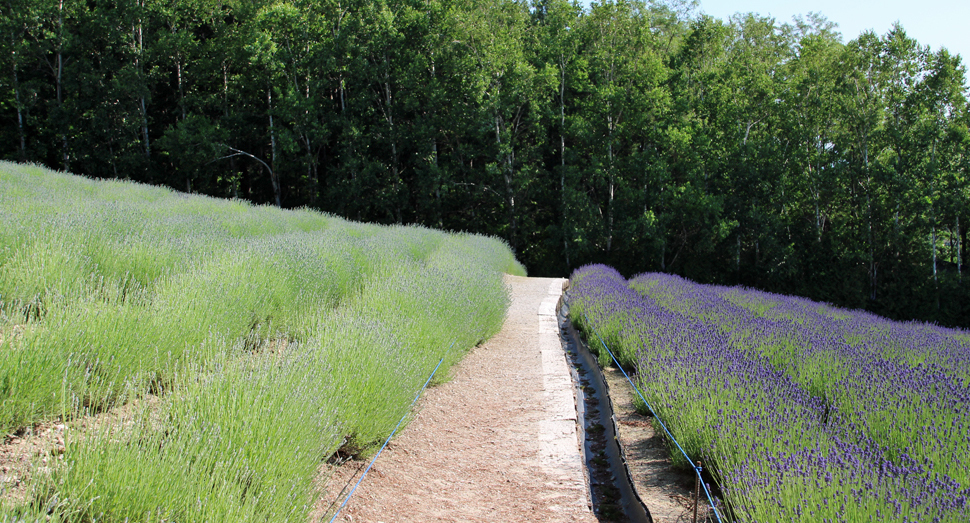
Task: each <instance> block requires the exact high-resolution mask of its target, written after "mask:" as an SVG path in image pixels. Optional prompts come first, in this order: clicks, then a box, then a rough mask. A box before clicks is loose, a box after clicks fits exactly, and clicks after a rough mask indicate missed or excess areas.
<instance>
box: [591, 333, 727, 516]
mask: <svg viewBox="0 0 970 523" xmlns="http://www.w3.org/2000/svg"><path fill="white" fill-rule="evenodd" d="M583 316H584V317H585V318H586V324H587V325H589V328H590V330H592V331H593V334H595V335H596V338H597V339H598V340H599V341H600V343H601V344H602V345H603V348H604V349H606V352H608V353H610V357H611V358H613V362H614V363H616V368H618V369H620V372H622V373H623V376H624V377H626V380H627V381H629V382H630V385H632V386H633V390H634V391H636V393H637V396H640V400H641V401H643V403H644V405H646V406H647V408H648V409H650V413H651V414H653V417H654V419H656V420H657V422H658V423H660V426H661V427H663V429H664V432H666V433H667V437H669V438H670V441H673V442H674V445H676V446H677V448H678V449H679V450H680V453H681V454H683V455H684V458H685V459H686V460H687V463H691V464H693V463H697V462H695V461H692V460H691V459H690V456H688V455H687V451H685V450H684V447H681V446H680V443H679V442H678V441H677V439H676V438H674V435H673V434H671V432H670V430H669V429H667V425H665V424H664V422H663V420H662V419H660V416H658V415H657V412H656V411H655V410H653V407H652V406H650V402H648V401H647V400H646V398H644V397H643V394H642V393H641V392H640V387H637V386H636V384H635V383H633V380H631V379H630V376H629V375H628V374H627V373H626V371H625V370H623V366H622V365H620V361H619V360H618V359H616V356H614V355H613V351H611V350H610V348H609V347H607V346H606V342H605V341H603V338H602V337H600V334H599V333H598V332H596V327H593V324H592V322H590V321H589V316H587V315H585V314H584V315H583ZM701 470H702V469H701V466H700V464H698V465H696V466H694V473H695V474H697V481H698V484H699V485H700V486H701V487H703V488H704V494H706V495H707V502H708V503H709V504H710V505H711V509H713V510H714V516H715V517H716V518H717V521H718V523H721V514H720V513H719V512H718V510H717V507H715V506H714V499H713V498H711V493H710V491H708V489H707V484H706V483H704V479H703V478H702V477H701Z"/></svg>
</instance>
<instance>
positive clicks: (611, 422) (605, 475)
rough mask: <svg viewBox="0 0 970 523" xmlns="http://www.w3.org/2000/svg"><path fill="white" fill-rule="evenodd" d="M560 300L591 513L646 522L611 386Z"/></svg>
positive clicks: (603, 517) (561, 331) (608, 518)
mask: <svg viewBox="0 0 970 523" xmlns="http://www.w3.org/2000/svg"><path fill="white" fill-rule="evenodd" d="M563 298H564V299H562V300H561V301H560V306H559V310H558V314H557V318H558V320H559V336H560V339H561V340H562V345H563V349H564V350H565V351H566V357H567V359H568V360H569V364H570V365H569V372H570V374H571V375H572V378H573V383H574V385H575V388H576V422H577V425H578V428H579V437H580V440H581V441H582V442H583V458H584V461H585V464H586V473H587V475H588V480H589V495H590V502H591V504H592V507H593V513H594V514H596V516H597V517H599V518H600V519H601V520H606V521H629V522H630V523H649V522H652V521H653V519H652V518H651V517H650V512H649V511H648V510H647V508H646V507H645V506H644V504H643V501H642V500H641V499H640V496H638V495H637V491H636V489H635V488H634V486H633V485H634V482H633V478H632V477H631V476H630V471H629V469H628V468H627V465H626V460H625V458H624V455H623V450H622V449H621V448H620V445H619V443H618V442H617V441H618V437H617V424H616V417H615V416H614V415H613V402H612V400H611V399H610V394H609V387H608V386H607V384H606V380H605V379H604V377H603V373H602V371H601V370H600V367H599V365H598V364H597V362H596V356H594V355H593V354H592V353H591V352H590V351H589V348H588V347H586V344H585V343H583V341H582V339H581V338H580V336H579V333H577V332H576V329H575V327H573V325H572V322H570V321H569V304H568V300H567V299H565V298H566V296H565V295H564V296H563Z"/></svg>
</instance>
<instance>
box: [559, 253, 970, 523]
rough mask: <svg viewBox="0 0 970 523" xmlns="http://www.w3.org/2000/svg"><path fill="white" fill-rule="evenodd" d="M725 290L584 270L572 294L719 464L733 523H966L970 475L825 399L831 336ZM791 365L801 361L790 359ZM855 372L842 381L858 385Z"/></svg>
mask: <svg viewBox="0 0 970 523" xmlns="http://www.w3.org/2000/svg"><path fill="white" fill-rule="evenodd" d="M630 283H632V284H633V285H632V287H634V288H636V289H638V290H639V291H640V292H637V290H634V288H631V284H630ZM727 291H728V290H727V289H723V288H713V287H705V286H698V285H695V284H692V283H690V282H687V281H685V280H679V279H673V278H670V277H666V276H661V275H646V276H642V277H640V278H637V279H636V280H635V281H634V282H627V281H626V280H625V279H624V278H623V277H622V276H620V275H619V274H618V273H616V271H614V270H612V269H610V268H608V267H605V266H587V267H583V268H581V269H580V270H578V271H576V273H574V274H573V283H572V291H571V294H572V299H573V301H572V311H573V315H574V320H576V322H577V323H578V324H580V326H581V327H583V328H585V329H587V330H589V329H596V330H597V332H599V333H600V334H601V335H603V336H604V337H605V338H606V339H607V343H608V344H610V346H611V348H614V349H616V350H617V352H618V353H619V354H620V359H621V361H622V362H623V364H624V365H625V366H631V367H636V370H637V371H638V373H637V377H638V381H639V384H640V386H641V387H642V389H643V391H644V393H645V395H646V397H647V400H648V401H649V402H650V403H651V405H652V407H653V408H654V410H655V411H656V413H657V414H658V416H660V417H661V418H662V419H664V420H665V422H666V423H668V425H669V426H670V427H671V429H672V431H673V432H674V434H675V437H676V438H677V439H678V441H679V442H680V443H681V445H683V446H684V447H685V448H686V449H687V451H688V453H689V454H691V457H692V458H693V459H703V460H704V461H705V462H707V463H708V465H709V466H711V467H713V469H714V473H715V478H716V480H717V481H718V483H720V484H721V486H722V488H723V495H724V501H725V502H726V504H727V509H728V511H729V513H730V514H732V515H733V517H734V518H735V519H737V520H739V521H780V520H786V521H787V520H792V521H802V520H803V521H818V520H826V519H828V520H832V521H867V520H872V521H932V520H940V521H966V520H967V514H968V512H967V494H968V492H967V490H966V488H965V487H964V486H963V485H965V482H964V481H962V480H960V479H954V477H953V476H954V475H953V474H947V473H946V472H943V473H941V472H940V471H939V467H937V466H936V462H935V461H934V460H933V459H930V458H928V457H927V456H925V455H920V454H919V453H916V452H914V451H913V450H912V449H911V448H906V447H900V446H893V445H887V444H886V442H884V441H881V440H880V439H879V438H878V437H876V436H874V434H878V433H879V431H874V430H872V427H870V426H869V424H870V421H869V419H868V418H865V417H860V416H858V412H846V411H844V410H842V409H840V408H833V403H832V399H831V398H830V397H829V396H827V395H826V394H824V393H820V392H823V391H824V390H825V388H824V387H825V385H827V384H828V383H829V382H826V381H824V380H821V381H819V379H818V378H819V376H820V375H821V374H822V373H821V371H820V370H818V369H816V370H815V371H811V369H813V368H815V367H819V368H825V365H823V363H825V362H826V360H825V358H826V357H828V356H833V354H831V351H829V350H828V349H827V347H829V345H831V343H830V341H831V340H832V339H834V337H833V336H832V335H831V333H828V332H825V331H818V330H816V331H810V330H798V329H794V328H793V327H792V325H793V324H798V323H799V322H800V321H804V317H799V319H796V320H791V321H788V322H786V321H783V320H784V318H778V317H767V315H765V314H758V313H757V312H755V311H752V309H751V308H749V307H745V306H742V305H739V303H737V300H735V301H732V300H729V299H725V298H724V297H723V293H724V292H727ZM801 305H802V307H801V308H800V309H799V310H801V311H803V312H805V311H810V310H811V304H810V303H809V304H801ZM806 315H807V312H806V313H805V314H803V315H802V316H806ZM789 319H791V318H789ZM786 329H787V330H788V331H792V332H793V333H794V334H792V335H788V334H785V333H784V332H782V331H783V330H786ZM810 335H811V336H810ZM820 340H822V341H825V342H826V343H828V344H829V345H826V344H825V343H822V341H820ZM862 345H863V344H861V343H857V344H855V345H850V344H847V343H843V345H842V346H841V349H842V350H843V352H846V351H849V349H851V350H855V351H857V352H858V351H859V350H862V349H860V348H859V347H860V346H862ZM806 348H808V349H806ZM802 349H804V350H803V351H802V352H798V351H799V350H802ZM849 352H851V351H849ZM852 354H854V353H852ZM833 357H834V356H833ZM838 357H845V356H844V355H842V354H839V355H838ZM792 359H794V360H798V363H800V364H801V365H796V364H792V363H789V364H784V362H785V361H790V360H792ZM834 361H836V363H837V360H834ZM883 361H888V360H887V359H885V358H883ZM833 365H834V364H833ZM836 366H837V365H836ZM798 369H802V370H804V372H802V373H798V372H793V371H795V370H798ZM892 370H894V371H899V370H900V369H899V368H894V369H892ZM810 371H811V372H810ZM854 372H855V369H848V370H845V369H843V372H842V373H841V374H834V376H838V378H839V379H841V380H842V381H848V380H852V379H858V378H859V375H858V373H854ZM894 376H897V377H898V376H899V373H898V372H897V373H896V374H894ZM826 379H827V377H826ZM833 379H834V378H833ZM854 390H855V392H856V393H857V394H859V395H862V394H864V393H866V391H867V389H865V388H863V387H857V388H856V389H854ZM858 401H859V404H862V403H864V401H865V396H860V397H859V398H858ZM893 419H895V418H893ZM941 430H942V429H941ZM924 439H926V438H924ZM923 445H924V447H925V446H927V445H928V443H927V442H925V441H924V442H923ZM963 455H966V452H965V451H964V452H963ZM673 458H674V460H675V462H682V461H683V458H681V457H679V456H677V455H674V456H673Z"/></svg>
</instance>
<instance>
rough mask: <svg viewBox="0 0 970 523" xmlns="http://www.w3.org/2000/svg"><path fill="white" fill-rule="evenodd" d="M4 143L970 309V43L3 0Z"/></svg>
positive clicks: (772, 280)
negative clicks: (961, 51) (968, 70)
mask: <svg viewBox="0 0 970 523" xmlns="http://www.w3.org/2000/svg"><path fill="white" fill-rule="evenodd" d="M0 13H2V14H0V63H2V69H0V158H3V159H8V160H15V161H21V162H35V163H38V164H43V165H46V166H49V167H53V168H58V169H63V170H65V171H70V172H74V173H77V174H83V175H86V176H90V177H95V178H126V179H132V180H137V181H142V182H149V183H153V184H160V185H167V186H170V187H173V188H176V189H179V190H183V191H187V192H198V193H204V194H208V195H214V196H222V197H230V198H243V199H247V200H251V201H253V202H257V203H267V204H272V205H277V206H281V207H287V208H295V207H303V206H306V207H312V208H315V209H320V210H323V211H326V212H330V213H333V214H337V215H340V216H344V217H348V218H351V219H356V220H366V221H371V222H378V223H417V224H424V225H427V226H432V227H439V228H444V229H451V230H468V231H474V232H479V233H485V234H492V235H497V236H500V237H502V238H504V239H506V240H507V241H508V242H509V244H510V245H511V246H512V247H513V249H514V250H515V251H516V253H517V256H518V257H519V259H520V260H522V261H523V262H524V263H525V264H526V266H527V267H528V268H529V271H530V273H531V274H534V275H565V274H568V273H569V270H570V269H571V268H575V267H578V266H580V265H582V264H585V263H590V262H604V263H609V264H611V265H613V266H614V267H617V268H618V269H619V270H620V271H622V272H624V273H625V274H627V275H632V274H634V273H637V272H644V271H666V272H672V273H677V274H680V275H683V276H686V277H689V278H692V279H694V280H696V281H699V282H703V283H724V284H744V285H749V286H753V287H758V288H763V289H767V290H770V291H774V292H784V293H793V294H799V295H802V296H807V297H810V298H813V299H817V300H824V301H829V302H834V303H837V304H840V305H844V306H849V307H859V308H866V309H869V310H873V311H875V312H878V313H881V314H885V315H888V316H890V317H893V318H902V319H921V320H928V321H936V322H940V323H943V324H947V325H962V326H970V284H968V283H967V282H966V281H965V280H964V279H963V278H962V273H963V271H964V270H965V269H966V264H965V263H964V260H963V254H962V246H963V245H965V244H966V240H967V226H968V221H970V216H968V214H970V212H968V211H970V206H968V201H970V186H968V180H967V174H968V168H970V158H968V150H970V133H968V125H970V112H968V106H967V100H966V99H967V94H968V92H967V88H966V85H967V82H966V77H965V67H964V65H963V63H962V61H961V58H960V57H959V56H958V55H952V54H950V53H949V52H948V51H947V50H945V49H940V50H936V51H934V50H932V49H930V48H928V47H927V46H923V45H920V44H919V43H918V42H916V41H915V40H913V39H912V38H909V37H908V36H907V35H906V32H905V30H904V29H903V28H902V27H900V26H896V27H893V28H892V29H891V30H890V31H888V32H887V33H886V34H882V35H879V34H875V33H872V32H867V33H863V34H861V35H858V36H857V37H854V38H853V39H851V40H848V41H845V40H844V39H843V37H842V35H840V34H839V33H838V31H837V28H836V27H835V26H834V25H833V24H832V23H830V22H829V21H827V20H826V19H825V18H824V17H823V16H821V15H818V14H810V15H808V16H807V17H804V18H800V19H795V20H793V21H791V22H790V23H784V22H779V21H777V20H774V19H771V18H766V17H762V16H758V15H755V14H738V15H735V16H734V17H732V18H731V19H730V20H718V19H713V18H710V17H707V16H704V15H697V14H695V13H694V12H693V10H692V9H691V5H690V4H689V3H672V2H639V1H626V0H620V1H613V0H607V1H604V2H597V3H593V4H592V5H591V7H589V8H584V7H583V6H581V5H580V4H578V3H569V2H566V1H563V0H535V1H532V2H527V1H515V0H313V1H309V0H307V1H303V0H298V1H262V0H256V1H245V2H243V1H216V0H163V1H158V0H128V1H125V2H113V1H112V2H107V1H103V0H87V1H84V2H81V1H77V0H5V1H4V2H3V3H2V5H0Z"/></svg>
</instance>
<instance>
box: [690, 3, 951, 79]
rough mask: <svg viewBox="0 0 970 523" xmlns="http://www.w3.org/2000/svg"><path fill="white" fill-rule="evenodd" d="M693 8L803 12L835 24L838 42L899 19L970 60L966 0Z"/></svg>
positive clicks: (786, 15) (723, 12) (920, 36)
mask: <svg viewBox="0 0 970 523" xmlns="http://www.w3.org/2000/svg"><path fill="white" fill-rule="evenodd" d="M699 10H700V11H701V12H704V13H707V14H708V15H711V16H713V17H714V18H720V19H723V20H726V19H728V18H729V17H730V16H731V15H732V14H734V13H750V12H754V13H758V14H761V15H763V16H771V17H772V18H774V19H775V21H776V22H778V23H779V24H781V23H786V22H791V20H792V16H794V15H798V14H800V15H804V14H807V13H808V12H809V11H812V12H817V13H821V14H822V15H824V16H825V17H826V18H828V19H829V21H832V22H835V23H836V24H838V26H839V27H838V30H839V32H841V33H842V41H843V42H848V41H849V40H853V39H855V38H856V37H857V36H859V34H860V33H862V32H863V31H865V30H867V29H871V30H873V31H875V33H876V34H877V35H880V36H881V35H884V34H886V33H887V32H888V31H889V29H890V28H891V27H892V25H893V22H896V21H899V22H900V23H901V24H902V26H903V29H905V30H906V34H907V35H909V37H910V38H913V39H915V40H916V41H917V42H919V43H920V44H921V45H929V46H930V47H931V48H932V50H933V51H937V50H939V49H940V47H946V48H947V49H948V50H949V51H950V53H951V54H957V53H958V54H959V55H960V57H961V58H962V59H963V64H964V65H967V64H970V0H908V1H907V0H882V1H875V0H807V1H806V0H801V1H794V0H773V1H769V0H700V6H699Z"/></svg>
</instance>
